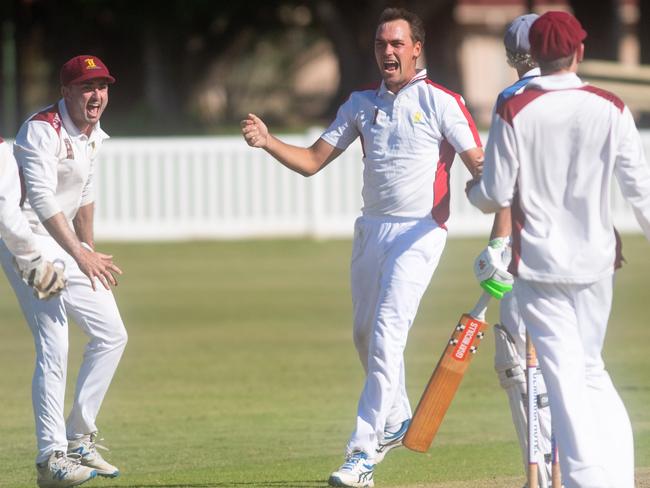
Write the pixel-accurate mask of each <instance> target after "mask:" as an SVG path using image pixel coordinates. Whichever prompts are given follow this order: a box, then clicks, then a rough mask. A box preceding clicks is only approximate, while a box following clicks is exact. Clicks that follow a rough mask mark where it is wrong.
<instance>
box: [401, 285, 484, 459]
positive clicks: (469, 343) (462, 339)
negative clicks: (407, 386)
mask: <svg viewBox="0 0 650 488" xmlns="http://www.w3.org/2000/svg"><path fill="white" fill-rule="evenodd" d="M489 301H490V295H489V294H488V293H487V292H484V293H483V294H482V295H481V298H480V299H479V301H478V302H477V303H476V306H475V307H474V308H473V309H472V311H471V312H470V313H465V314H463V315H461V317H460V320H459V321H458V325H457V326H456V327H455V328H454V331H453V333H452V335H451V338H450V339H449V343H448V344H447V347H446V348H445V350H444V352H443V353H442V356H441V357H440V360H439V361H438V365H437V366H436V369H435V370H434V371H433V374H432V375H431V379H430V380H429V383H428V384H427V386H426V388H425V389H424V393H422V398H420V402H419V403H418V406H417V408H416V409H415V413H414V414H413V418H412V419H411V423H410V425H409V428H408V430H407V431H406V435H405V436H404V441H403V442H404V445H405V446H406V447H408V448H409V449H411V450H413V451H417V452H426V451H427V449H429V446H431V442H432V441H433V438H434V437H435V436H436V433H437V432H438V428H439V427H440V424H441V423H442V419H443V418H444V417H445V413H446V412H447V409H448V408H449V405H450V404H451V400H452V399H453V398H454V395H455V394H456V390H458V386H459V385H460V382H461V380H462V379H463V376H464V375H465V371H466V370H467V368H468V366H469V363H470V361H471V360H472V356H474V354H475V353H476V350H477V348H478V345H479V344H480V342H481V340H482V339H483V334H484V330H485V328H486V327H487V323H486V322H485V321H484V320H485V311H486V310H487V305H488V302H489Z"/></svg>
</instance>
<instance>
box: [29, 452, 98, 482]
mask: <svg viewBox="0 0 650 488" xmlns="http://www.w3.org/2000/svg"><path fill="white" fill-rule="evenodd" d="M36 471H37V473H38V477H37V479H36V483H37V484H38V486H39V487H40V488H66V487H68V486H77V485H80V484H81V483H85V482H86V481H88V480H90V479H93V478H94V477H95V476H97V471H95V470H94V469H92V468H88V467H86V466H82V465H81V458H80V457H79V456H77V455H71V456H67V455H66V454H65V453H64V452H63V451H54V452H53V453H52V454H51V455H50V458H49V459H48V460H47V461H45V462H43V463H38V464H37V465H36Z"/></svg>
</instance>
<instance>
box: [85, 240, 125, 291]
mask: <svg viewBox="0 0 650 488" xmlns="http://www.w3.org/2000/svg"><path fill="white" fill-rule="evenodd" d="M81 246H82V250H81V252H80V254H79V255H78V257H76V258H75V259H76V261H77V264H78V265H79V269H81V271H82V272H83V274H85V275H86V276H88V278H90V286H92V287H93V290H96V289H97V288H96V287H95V278H97V279H98V280H99V281H100V282H101V284H102V285H104V288H106V289H107V290H109V289H110V287H111V285H112V286H117V280H116V279H115V275H116V274H118V275H121V274H122V270H121V269H120V268H118V267H117V266H116V265H115V264H114V263H113V256H111V255H108V254H102V253H100V252H95V251H94V250H93V248H92V247H90V246H89V245H88V244H86V243H85V242H82V243H81Z"/></svg>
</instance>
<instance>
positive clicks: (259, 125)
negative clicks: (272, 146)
mask: <svg viewBox="0 0 650 488" xmlns="http://www.w3.org/2000/svg"><path fill="white" fill-rule="evenodd" d="M240 125H241V132H242V135H243V136H244V139H246V143H247V144H248V145H249V146H251V147H261V148H264V147H266V145H267V144H268V141H269V129H268V128H267V127H266V124H264V122H262V119H260V118H259V117H258V116H257V115H255V114H248V116H247V117H246V118H245V119H244V120H242V121H241V123H240Z"/></svg>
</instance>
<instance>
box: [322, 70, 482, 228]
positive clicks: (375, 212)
mask: <svg viewBox="0 0 650 488" xmlns="http://www.w3.org/2000/svg"><path fill="white" fill-rule="evenodd" d="M357 137H361V144H362V149H363V163H364V171H363V191H362V196H363V209H362V211H363V214H364V215H370V216H386V215H389V216H396V217H408V218H422V217H426V216H433V218H434V219H435V220H436V221H437V222H438V223H439V224H440V225H441V226H442V225H444V223H445V221H446V220H447V217H448V214H449V170H450V167H451V163H452V162H453V159H454V156H455V153H456V152H458V153H460V152H464V151H467V150H468V149H472V148H475V147H480V146H481V141H480V138H479V135H478V131H477V130H476V126H475V125H474V121H473V120H472V118H471V116H470V114H469V112H468V111H467V108H466V107H465V104H464V102H463V99H462V98H461V97H460V95H458V94H456V93H454V92H451V91H449V90H447V89H445V88H443V87H441V86H439V85H436V84H434V83H432V82H431V81H429V80H428V79H427V77H426V71H425V70H421V71H419V72H418V73H417V74H416V75H415V77H414V78H413V79H412V80H411V81H410V82H409V84H408V85H406V86H405V87H403V88H402V89H401V90H400V91H399V92H398V93H396V94H395V93H392V92H390V91H389V90H388V89H387V88H386V85H385V84H384V83H383V82H382V84H381V86H380V87H379V89H376V90H365V91H357V92H353V93H352V94H351V95H350V98H349V99H348V100H347V101H346V102H345V103H344V104H343V105H341V107H340V108H339V111H338V113H337V116H336V119H335V120H334V122H332V124H331V125H330V126H329V128H328V129H327V130H326V131H325V132H324V133H323V135H322V136H321V138H322V139H323V140H324V141H325V142H327V143H329V144H331V145H333V146H335V147H337V148H339V149H346V148H347V147H348V146H349V145H350V144H351V143H352V142H353V141H354V140H355V139H356V138H357Z"/></svg>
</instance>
